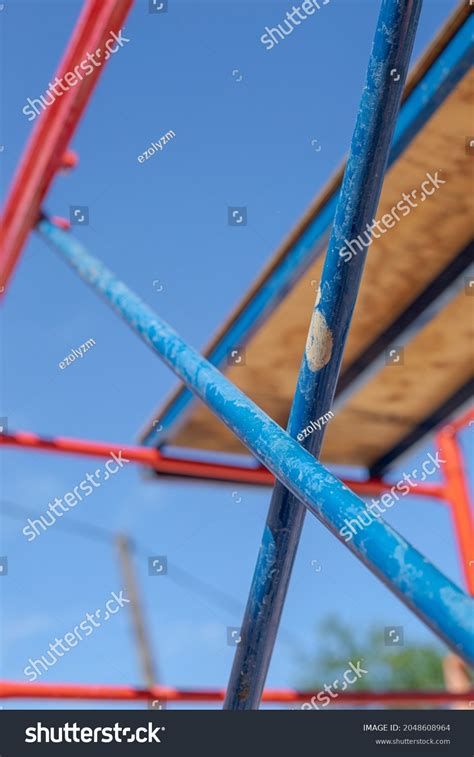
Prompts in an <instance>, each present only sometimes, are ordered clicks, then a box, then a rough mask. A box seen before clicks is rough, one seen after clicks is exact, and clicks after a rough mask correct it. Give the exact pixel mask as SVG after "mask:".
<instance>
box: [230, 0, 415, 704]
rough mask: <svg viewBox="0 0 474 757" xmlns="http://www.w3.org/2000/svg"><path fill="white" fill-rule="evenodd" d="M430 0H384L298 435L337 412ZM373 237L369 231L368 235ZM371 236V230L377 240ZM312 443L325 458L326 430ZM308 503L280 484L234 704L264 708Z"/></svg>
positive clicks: (296, 414) (313, 330) (317, 313)
mask: <svg viewBox="0 0 474 757" xmlns="http://www.w3.org/2000/svg"><path fill="white" fill-rule="evenodd" d="M421 5H422V0H383V2H382V5H381V8H380V14H379V19H378V22H377V28H376V31H375V37H374V42H373V47H372V52H371V55H370V59H369V65H368V71H367V77H366V82H365V87H364V91H363V93H362V98H361V102H360V108H359V113H358V116H357V121H356V125H355V129H354V134H353V137H352V144H351V149H350V153H349V158H348V161H347V165H346V170H345V173H344V179H343V182H342V187H341V192H340V195H339V199H338V204H337V209H336V215H335V219H334V226H333V229H332V233H331V237H330V240H329V245H328V250H327V254H326V260H325V264H324V268H323V272H322V276H321V285H320V288H319V292H318V296H317V299H316V304H315V308H314V311H313V317H312V321H311V325H310V328H309V333H308V339H307V343H306V349H305V354H304V355H303V360H302V363H301V368H300V373H299V377H298V384H297V387H296V391H295V396H294V399H293V405H292V408H291V412H290V418H289V421H288V433H289V434H291V436H293V437H296V436H297V435H298V434H299V433H301V431H302V430H303V429H304V428H306V427H307V426H310V427H311V421H317V420H318V419H319V418H321V416H323V415H325V414H326V413H327V412H328V411H329V410H330V409H331V405H332V401H333V397H334V392H335V389H336V384H337V378H338V375H339V370H340V366H341V359H342V353H343V350H344V345H345V341H346V336H347V331H348V329H349V325H350V322H351V318H352V312H353V310H354V306H355V302H356V299H357V293H358V289H359V284H360V279H361V276H362V271H363V267H364V263H365V257H366V252H367V247H362V246H361V245H359V247H361V249H360V250H357V247H356V246H355V245H352V249H353V250H354V252H355V254H353V255H352V257H350V259H349V260H348V261H347V262H346V260H347V257H348V256H347V255H341V254H340V253H341V252H342V251H343V250H344V248H345V249H346V250H347V249H348V245H349V244H350V243H351V241H352V240H353V239H357V237H358V236H359V235H360V234H362V233H363V232H364V231H367V226H368V225H370V224H372V223H373V222H374V216H375V213H376V210H377V205H378V202H379V197H380V192H381V190H382V184H383V177H384V173H385V168H386V164H387V158H388V154H389V150H390V143H391V140H392V136H393V131H394V128H395V122H396V118H397V114H398V110H399V107H400V99H401V95H402V92H403V87H404V83H405V77H406V73H407V70H408V64H409V61H410V56H411V52H412V48H413V42H414V38H415V31H416V27H417V24H418V18H419V14H420V11H421ZM362 238H363V237H362ZM369 240H370V237H369ZM324 430H325V429H324V425H322V427H321V430H320V431H317V430H315V431H314V433H312V434H309V435H308V436H307V437H306V438H305V439H303V444H304V445H305V446H306V447H307V448H308V449H309V451H310V452H311V453H312V454H313V455H314V456H315V457H317V456H318V455H319V451H320V448H321V443H322V440H323V434H324ZM304 517H305V508H304V507H303V505H302V504H301V503H300V502H298V499H297V498H295V497H294V496H293V495H292V494H291V493H290V491H288V489H286V488H285V486H284V485H283V484H282V483H281V480H280V481H277V482H276V484H275V487H274V490H273V495H272V499H271V502H270V509H269V512H268V516H267V521H266V525H265V530H264V534H263V539H262V544H261V547H260V551H259V555H258V558H257V565H256V568H255V573H254V577H253V582H252V586H251V588H250V593H249V598H248V602H247V607H246V610H245V616H244V620H243V624H242V630H241V637H242V642H241V643H240V644H239V646H238V647H237V649H236V653H235V658H234V664H233V666H232V671H231V675H230V679H229V685H228V688H227V695H226V699H225V702H224V709H234V710H240V709H254V708H257V707H258V705H259V703H260V699H261V695H262V691H263V687H264V684H265V679H266V676H267V672H268V667H269V664H270V660H271V655H272V651H273V646H274V643H275V639H276V635H277V631H278V625H279V622H280V618H281V613H282V610H283V605H284V602H285V597H286V592H287V589H288V585H289V581H290V577H291V571H292V568H293V562H294V559H295V555H296V551H297V549H298V544H299V540H300V537H301V532H302V529H303V524H304Z"/></svg>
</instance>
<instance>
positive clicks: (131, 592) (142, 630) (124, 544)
mask: <svg viewBox="0 0 474 757" xmlns="http://www.w3.org/2000/svg"><path fill="white" fill-rule="evenodd" d="M116 545H117V550H118V555H119V560H120V567H121V571H122V575H123V579H124V583H125V591H126V592H127V595H128V598H129V599H130V607H131V610H132V624H133V634H134V637H135V640H136V645H137V648H138V656H139V660H140V666H141V668H142V671H143V679H144V682H145V685H146V687H147V689H152V688H153V686H155V685H156V684H157V683H158V676H157V670H156V666H155V664H154V661H153V653H152V649H151V644H150V639H149V636H148V633H147V630H146V625H145V618H144V614H143V609H142V605H141V602H140V596H139V591H138V582H137V579H136V575H135V571H134V567H133V559H132V551H133V548H132V542H131V540H130V539H129V538H128V536H126V535H125V534H121V533H120V534H117V537H116ZM150 707H151V708H152V709H164V708H165V704H164V703H163V702H159V701H158V700H157V699H155V700H150Z"/></svg>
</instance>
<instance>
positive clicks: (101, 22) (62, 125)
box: [0, 0, 133, 296]
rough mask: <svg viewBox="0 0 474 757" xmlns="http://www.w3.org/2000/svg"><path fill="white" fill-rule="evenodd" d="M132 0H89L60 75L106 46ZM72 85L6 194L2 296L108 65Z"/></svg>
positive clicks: (47, 115)
mask: <svg viewBox="0 0 474 757" xmlns="http://www.w3.org/2000/svg"><path fill="white" fill-rule="evenodd" d="M132 3H133V0H87V1H86V3H85V5H84V8H83V10H82V13H81V15H80V17H79V20H78V22H77V24H76V27H75V29H74V31H73V34H72V37H71V39H70V42H69V45H68V47H67V49H66V52H65V55H64V57H63V60H62V61H61V64H60V66H59V68H58V71H57V74H56V75H57V76H58V78H63V77H64V75H65V74H67V73H68V72H71V73H73V72H74V68H75V66H77V65H79V64H80V63H81V61H83V60H85V58H86V56H87V53H95V51H96V50H97V49H98V48H100V49H101V51H103V50H104V45H105V42H106V40H107V38H108V36H109V35H110V32H111V31H114V32H118V31H119V30H120V29H121V28H122V26H123V22H124V21H125V18H126V16H127V14H128V11H129V10H130V8H131V6H132ZM105 62H106V61H105V57H104V58H102V60H101V64H102V65H100V66H97V67H96V66H94V67H93V71H92V72H91V73H90V74H89V75H88V76H84V77H83V78H82V79H80V81H79V82H78V83H77V84H76V85H75V86H71V87H69V89H67V90H66V91H65V92H63V94H62V95H61V96H59V97H58V98H57V99H56V100H55V101H54V102H53V103H52V104H51V105H50V106H49V107H47V108H46V109H45V110H43V111H42V112H41V113H40V115H39V116H38V118H37V121H36V124H35V126H34V128H33V131H32V133H31V136H30V138H29V140H28V144H27V146H26V149H25V152H24V154H23V158H22V160H21V162H20V164H19V167H18V169H17V172H16V174H15V177H14V179H13V183H12V186H11V189H10V192H9V195H8V197H7V200H6V203H5V207H4V210H3V217H2V219H1V222H0V228H1V235H0V240H1V244H0V296H1V293H2V292H3V291H4V289H5V288H6V286H7V284H8V281H9V279H10V277H11V275H12V273H13V270H14V268H15V266H16V263H17V261H18V258H19V256H20V253H21V249H22V247H23V245H24V243H25V241H26V239H27V237H28V234H29V233H30V231H31V230H32V229H33V227H34V226H35V224H36V222H37V220H38V218H39V215H40V211H41V205H42V202H43V199H44V197H45V195H46V193H47V191H48V189H49V187H50V185H51V183H52V181H53V179H54V176H55V174H56V172H57V171H58V170H59V169H60V168H61V167H62V165H63V159H64V155H65V152H66V150H67V147H68V144H69V142H70V140H71V138H72V135H73V133H74V131H75V129H76V127H77V125H78V123H79V120H80V118H81V116H82V113H83V111H84V109H85V107H86V105H87V102H88V100H89V98H90V96H91V94H92V91H93V88H94V86H95V84H96V83H97V81H98V78H99V76H100V74H101V73H102V71H103V68H104V66H105Z"/></svg>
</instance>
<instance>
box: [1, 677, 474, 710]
mask: <svg viewBox="0 0 474 757" xmlns="http://www.w3.org/2000/svg"><path fill="white" fill-rule="evenodd" d="M317 693H318V692H317V691H294V690H293V689H267V690H266V691H265V692H264V694H263V701H264V702H275V703H277V702H278V703H291V702H311V698H312V697H314V696H317ZM224 694H225V690H224V689H175V688H173V687H170V686H154V687H153V688H151V689H136V688H134V687H133V686H101V685H89V684H65V683H53V684H49V683H26V682H17V681H0V698H1V699H80V700H91V699H94V700H109V701H110V700H115V701H117V700H122V701H123V700H127V701H133V700H150V699H151V700H157V701H167V702H222V701H223V699H224ZM469 700H474V689H471V691H467V692H465V693H461V694H460V693H451V692H447V691H354V692H348V691H342V692H341V693H340V694H338V697H337V702H338V704H355V705H360V704H372V703H375V702H379V703H383V704H406V703H407V702H417V703H420V702H423V703H424V704H435V703H441V702H468V701H469Z"/></svg>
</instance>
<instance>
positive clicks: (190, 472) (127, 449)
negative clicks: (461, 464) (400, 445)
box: [0, 431, 444, 499]
mask: <svg viewBox="0 0 474 757" xmlns="http://www.w3.org/2000/svg"><path fill="white" fill-rule="evenodd" d="M2 444H3V445H8V446H14V447H24V448H28V447H29V448H30V449H40V450H47V451H50V452H64V453H70V454H75V455H90V456H93V457H103V458H106V457H110V455H111V453H112V452H115V453H116V454H118V453H119V451H120V450H121V451H122V454H123V456H124V457H126V458H128V459H129V460H132V461H133V462H136V463H140V464H142V465H146V466H149V467H151V468H153V469H154V470H155V471H156V472H157V473H160V474H162V475H168V476H187V477H192V478H200V479H205V480H214V481H229V482H233V483H241V484H253V485H259V486H271V485H272V484H273V483H274V480H275V479H274V477H273V475H272V474H271V473H270V472H269V471H267V470H266V468H262V467H258V468H246V467H244V466H238V465H226V464H224V463H208V462H203V461H200V460H183V459H181V458H178V457H171V456H166V455H163V454H162V453H161V452H160V451H159V450H157V449H155V448H153V447H144V446H138V447H137V446H127V445H120V444H112V443H107V442H92V441H85V440H81V439H70V438H67V437H59V436H57V437H54V438H48V437H41V436H39V435H38V434H32V433H30V432H28V431H17V432H15V433H9V434H0V445H2ZM342 480H343V481H344V483H345V484H346V486H348V487H349V488H350V489H352V491H354V492H355V493H356V494H362V495H366V496H368V495H372V494H381V493H382V492H385V491H390V489H391V488H392V487H393V486H394V485H393V484H390V483H389V482H387V481H382V480H380V479H369V480H368V481H356V480H352V479H342ZM410 493H411V494H419V495H422V496H426V497H437V498H439V499H443V497H444V489H443V487H441V486H437V485H435V484H433V485H429V484H418V485H417V486H416V487H412V488H411V490H410Z"/></svg>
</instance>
